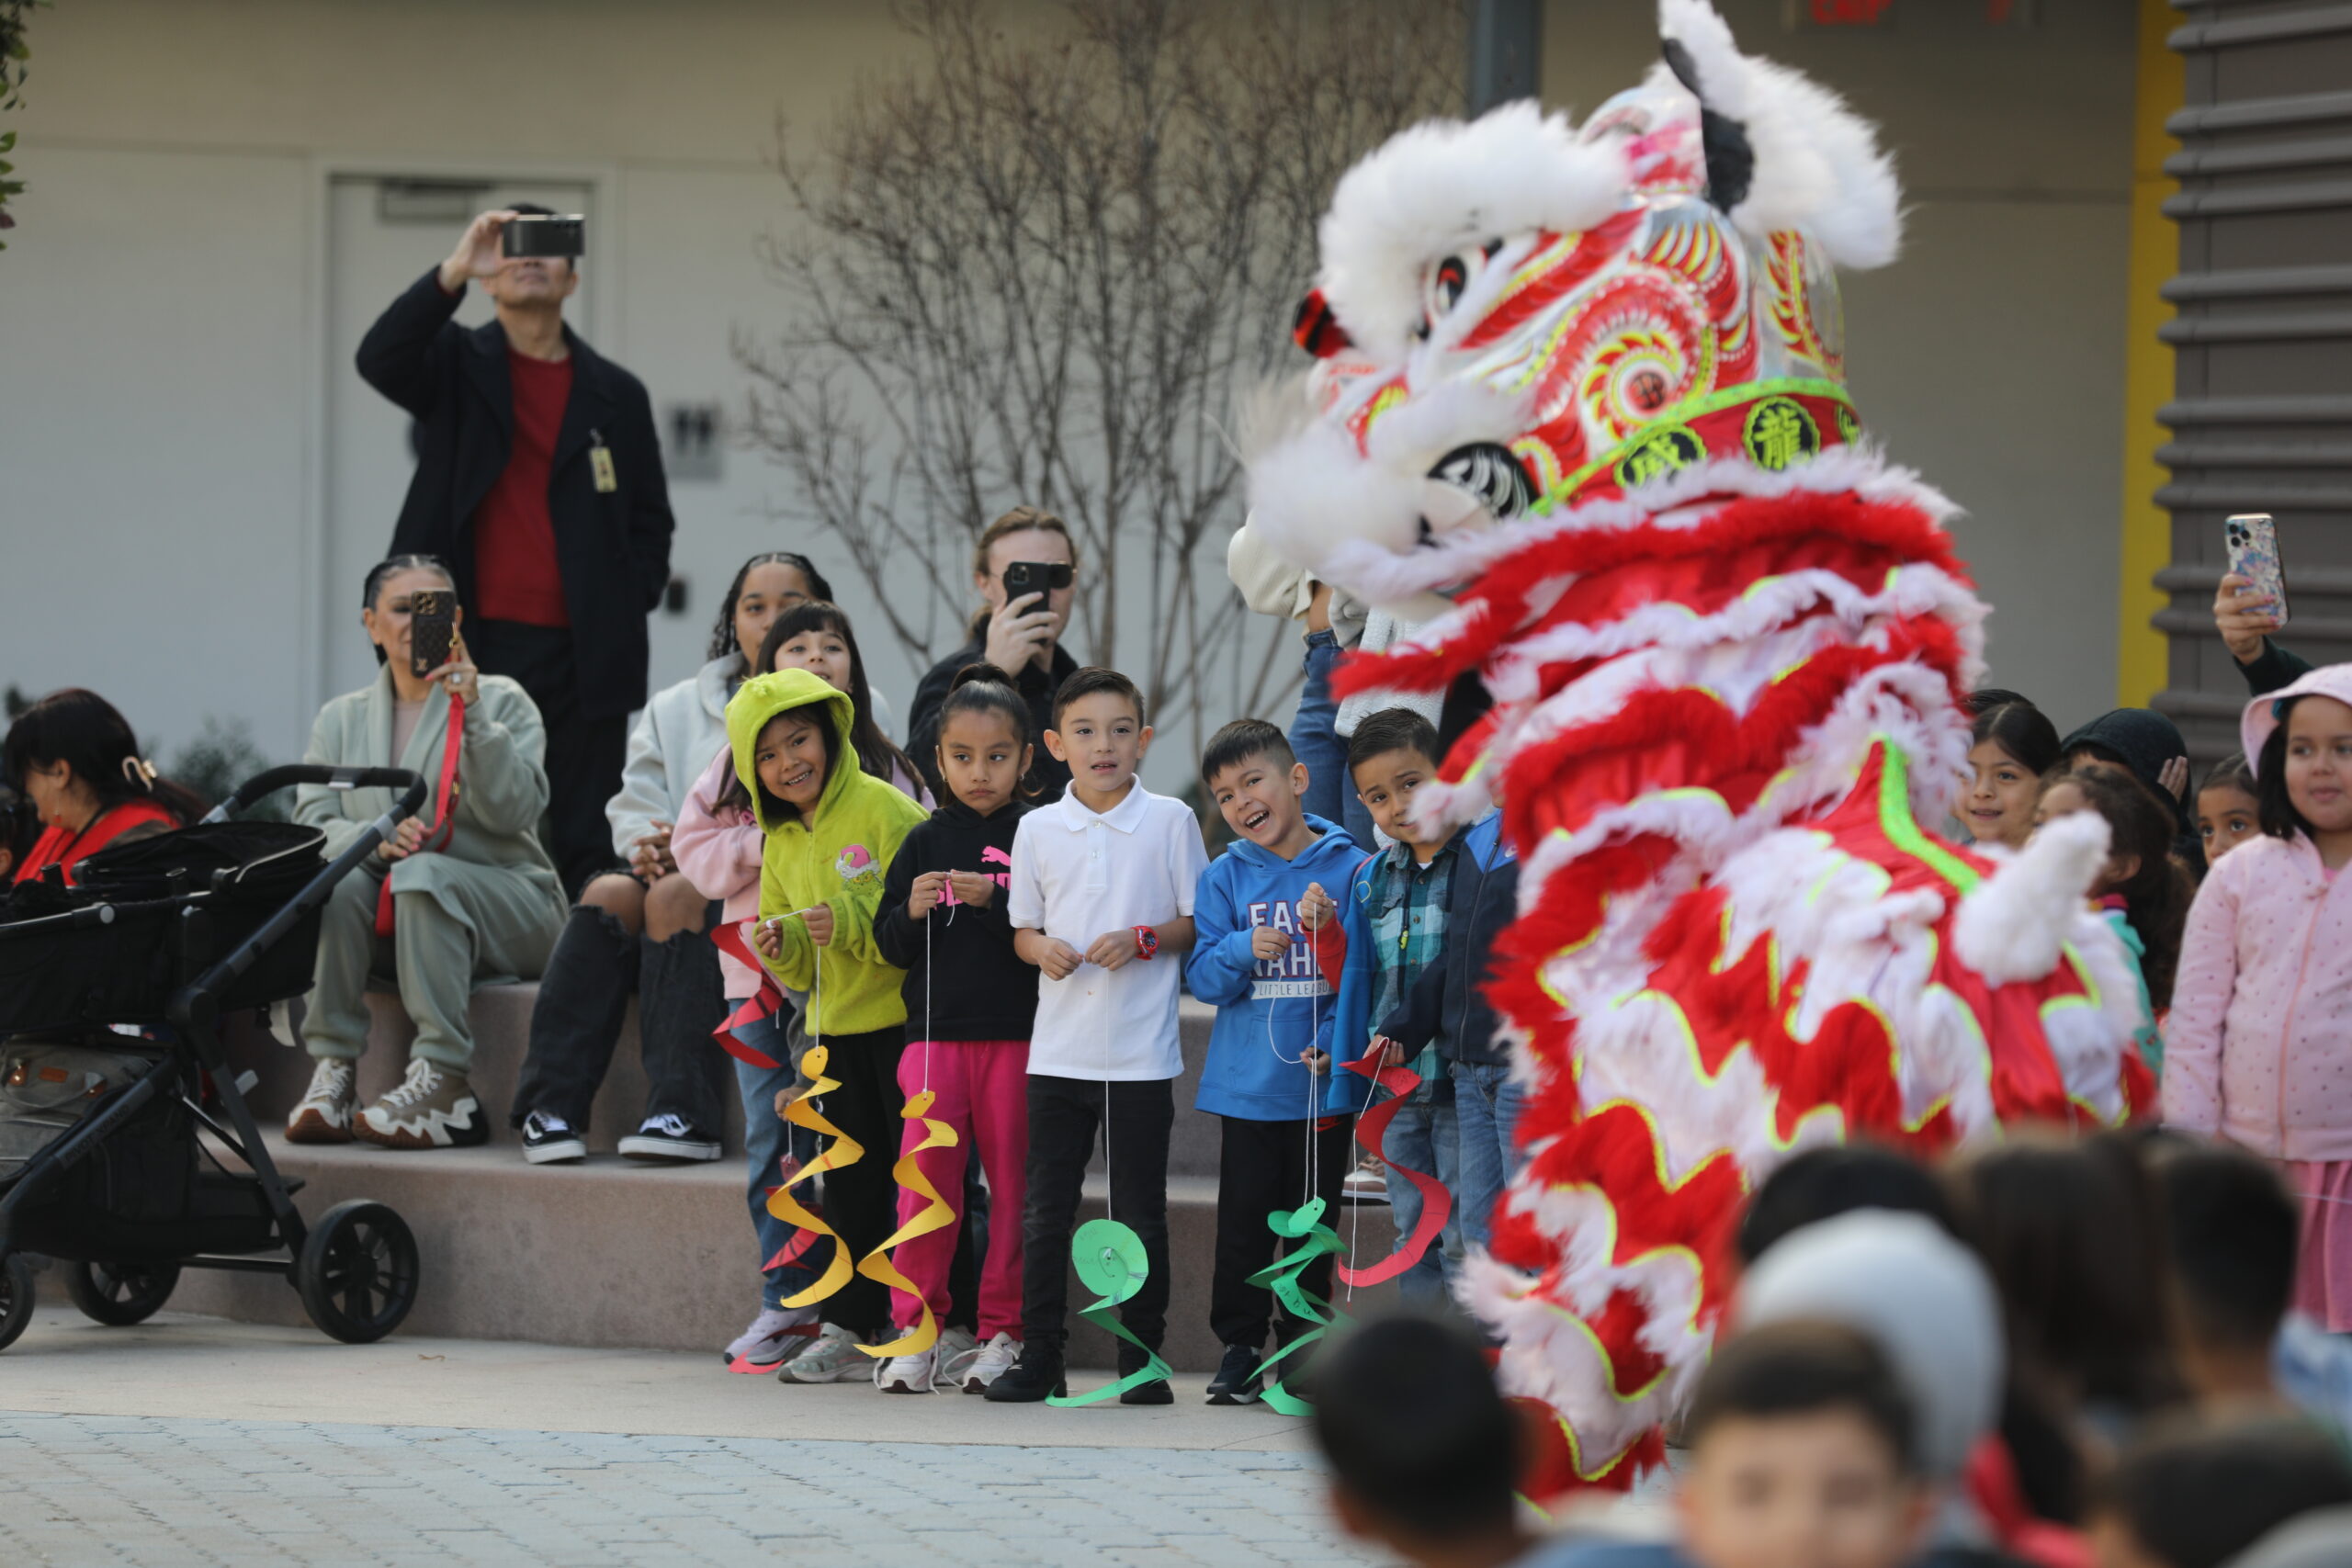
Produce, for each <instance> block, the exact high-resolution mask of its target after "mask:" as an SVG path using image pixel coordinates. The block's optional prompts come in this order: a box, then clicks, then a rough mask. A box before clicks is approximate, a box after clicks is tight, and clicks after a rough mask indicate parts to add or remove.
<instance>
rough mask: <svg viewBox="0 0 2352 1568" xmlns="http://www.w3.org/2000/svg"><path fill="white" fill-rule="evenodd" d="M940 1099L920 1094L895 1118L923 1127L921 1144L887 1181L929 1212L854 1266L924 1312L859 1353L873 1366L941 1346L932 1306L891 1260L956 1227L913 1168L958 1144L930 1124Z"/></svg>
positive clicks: (951, 1131)
mask: <svg viewBox="0 0 2352 1568" xmlns="http://www.w3.org/2000/svg"><path fill="white" fill-rule="evenodd" d="M938 1098H939V1097H938V1096H937V1095H935V1094H933V1093H932V1091H931V1090H929V1089H922V1090H921V1091H919V1092H918V1093H917V1094H916V1095H915V1097H914V1098H913V1099H911V1100H908V1101H907V1104H906V1109H905V1110H903V1111H899V1115H900V1116H901V1117H902V1118H904V1119H905V1120H907V1121H909V1122H922V1129H923V1140H922V1143H920V1144H917V1145H915V1146H914V1147H913V1148H911V1149H909V1150H908V1151H907V1152H906V1153H905V1154H902V1155H900V1156H899V1163H898V1164H896V1165H894V1166H892V1167H891V1168H890V1179H892V1180H893V1181H896V1182H897V1183H898V1184H899V1186H901V1187H903V1188H905V1189H906V1190H908V1191H910V1192H911V1193H913V1194H914V1195H915V1196H916V1197H918V1198H923V1199H927V1200H929V1206H928V1207H926V1208H924V1209H923V1210H922V1213H918V1214H916V1215H915V1216H914V1218H912V1219H910V1220H909V1221H908V1222H907V1223H906V1224H902V1225H900V1226H899V1228H898V1229H897V1230H895V1231H893V1232H892V1233H891V1234H890V1239H889V1240H888V1241H886V1242H884V1243H883V1244H882V1245H881V1246H879V1247H876V1248H875V1249H874V1250H873V1251H872V1252H869V1253H867V1254H866V1255H865V1257H864V1258H861V1259H860V1260H859V1261H858V1265H857V1271H858V1272H859V1273H861V1274H863V1275H865V1277H866V1278H867V1279H869V1280H874V1281H876V1283H878V1284H881V1285H883V1286H885V1287H887V1288H888V1289H890V1290H893V1291H903V1292H906V1293H907V1294H908V1295H910V1296H912V1297H914V1299H915V1304H916V1305H918V1306H920V1307H921V1308H922V1322H920V1323H918V1324H916V1325H914V1326H913V1327H912V1328H910V1329H909V1330H908V1331H907V1332H906V1333H904V1334H902V1335H900V1336H899V1337H898V1338H896V1339H893V1340H891V1341H890V1342H889V1343H888V1344H887V1345H860V1346H859V1347H858V1348H859V1349H861V1350H863V1351H865V1353H866V1354H867V1355H869V1356H871V1357H873V1358H874V1359H876V1360H877V1361H878V1360H881V1359H884V1358H886V1357H889V1356H920V1355H922V1353H923V1352H924V1351H925V1350H928V1349H930V1348H932V1347H933V1345H936V1344H937V1343H939V1322H938V1320H937V1319H936V1318H934V1317H933V1315H932V1312H931V1303H929V1302H927V1301H925V1300H923V1297H922V1292H921V1291H918V1290H917V1289H915V1283H914V1281H913V1280H910V1279H908V1278H907V1277H906V1276H905V1275H904V1274H901V1273H899V1266H898V1264H897V1263H895V1262H893V1261H892V1260H891V1258H890V1254H891V1252H892V1251H893V1250H894V1249H896V1248H897V1247H899V1244H900V1243H902V1242H909V1241H912V1240H913V1239H914V1238H915V1237H917V1236H919V1235H930V1234H931V1233H932V1232H933V1231H937V1230H945V1229H946V1228H947V1227H948V1226H949V1225H952V1224H955V1223H956V1210H955V1207H954V1205H952V1204H950V1203H949V1202H948V1201H947V1200H946V1199H944V1198H942V1197H941V1196H940V1195H939V1191H938V1190H937V1189H936V1188H934V1187H933V1186H932V1184H931V1183H930V1182H929V1181H928V1180H926V1179H924V1177H923V1174H922V1169H921V1168H919V1167H918V1166H917V1165H916V1164H915V1158H916V1156H919V1155H923V1154H928V1153H929V1152H930V1151H932V1150H933V1149H951V1148H954V1147H955V1146H956V1143H957V1141H958V1140H957V1139H956V1129H955V1128H953V1127H950V1126H949V1125H948V1124H947V1123H946V1122H938V1121H933V1119H932V1118H931V1116H930V1115H929V1114H928V1112H929V1111H930V1110H931V1108H932V1105H933V1103H934V1102H935V1101H936V1100H938Z"/></svg>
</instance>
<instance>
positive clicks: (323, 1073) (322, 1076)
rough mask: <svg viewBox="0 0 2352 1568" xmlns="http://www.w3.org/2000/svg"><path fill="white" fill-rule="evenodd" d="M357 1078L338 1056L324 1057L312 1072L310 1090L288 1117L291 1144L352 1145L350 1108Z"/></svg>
mask: <svg viewBox="0 0 2352 1568" xmlns="http://www.w3.org/2000/svg"><path fill="white" fill-rule="evenodd" d="M357 1084H358V1075H357V1074H356V1072H355V1071H353V1069H352V1065H351V1064H350V1063H349V1062H346V1061H345V1060H344V1059H343V1058H341V1057H339V1056H322V1057H320V1058H319V1063H318V1066H315V1067H312V1068H311V1087H310V1088H309V1089H304V1090H303V1091H302V1098H301V1100H300V1102H299V1103H298V1104H297V1105H296V1106H295V1107H294V1111H293V1114H291V1115H289V1116H288V1117H287V1118H286V1141H287V1142H288V1143H289V1144H347V1143H349V1142H351V1108H352V1103H353V1101H354V1100H356V1099H357V1098H358V1096H357Z"/></svg>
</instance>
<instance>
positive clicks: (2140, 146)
mask: <svg viewBox="0 0 2352 1568" xmlns="http://www.w3.org/2000/svg"><path fill="white" fill-rule="evenodd" d="M2179 21H2180V14H2179V13H2178V12H2177V11H2176V10H2175V9H2174V8H2173V7H2172V6H2170V5H2168V4H2166V3H2165V0H2140V70H2139V86H2138V91H2137V107H2136V111H2135V113H2134V116H2133V119H2134V126H2133V134H2132V139H2131V265H2130V280H2129V288H2130V304H2129V314H2128V316H2127V319H2126V321H2125V333H2124V358H2123V507H2122V513H2121V515H2120V523H2121V529H2120V543H2121V546H2122V548H2121V550H2120V566H2121V572H2120V576H2121V579H2122V581H2121V588H2120V592H2121V599H2120V612H2121V613H2120V616H2119V617H2118V621H2117V628H2116V649H2115V672H2116V694H2115V697H2116V702H2117V703H2118V704H2119V705H2121V706H2124V707H2143V706H2145V705H2147V703H2148V701H2149V699H2151V698H2152V697H2154V695H2155V694H2157V693H2158V692H2160V691H2162V690H2163V689H2164V686H2165V637H2164V634H2163V633H2162V632H2159V631H2157V630H2156V629H2155V628H2154V626H2150V625H2149V624H2148V618H2149V617H2150V616H2151V615H2154V614H2155V613H2156V612H2157V611H2158V610H2160V609H2162V608H2163V607H2164V605H2165V595H2164V594H2162V593H2160V592H2157V591H2156V588H2155V585H2154V581H2153V579H2154V577H2155V574H2156V573H2157V572H2158V571H2159V570H2162V569H2163V567H2164V566H2165V563H2166V562H2167V561H2169V560H2170V559H2171V558H2172V516H2171V513H2167V512H2166V511H2165V509H2164V508H2163V507H2161V506H2158V505H2157V504H2156V502H2155V494H2156V489H2157V487H2158V486H2160V485H2162V484H2163V483H2164V482H2165V478H2166V474H2165V468H2164V466H2163V465H2162V464H2160V463H2158V462H2157V461H2156V448H2157V447H2158V446H2162V445H2163V444H2164V442H2165V438H2166V436H2167V434H2169V433H2168V432H2166V431H2165V428H2164V426H2162V425H2160V424H2158V423H2156V411H2157V410H2158V409H2160V408H2162V407H2163V406H2164V405H2165V403H2166V402H2168V401H2169V400H2171V398H2172V391H2173V367H2172V345H2171V344H2166V343H2162V342H2159V341H2158V340H2157V337H2156V330H2157V329H2158V328H2159V327H2161V326H2163V325H2164V324H2165V322H2166V321H2170V320H2171V319H2172V316H2173V307H2172V305H2171V304H2170V303H2169V302H2168V301H2166V300H2165V298H2164V296H2163V293H2162V290H2163V288H2164V286H2165V282H2166V281H2167V280H2168V279H2169V278H2171V276H2173V274H2174V273H2175V272H2177V271H2178V270H2179V261H2180V236H2179V233H2178V231H2177V230H2176V229H2175V228H2174V227H2173V223H2172V220H2171V219H2169V218H2166V217H2165V215H2164V203H2165V200H2166V199H2167V198H2168V197H2171V196H2172V194H2173V193H2174V192H2175V191H2177V189H2179V185H2178V183H2177V182H2176V181H2175V180H2173V179H2171V178H2170V177H2169V176H2167V175H2165V171H2164V164H2165V158H2167V157H2168V156H2170V155H2171V153H2172V152H2173V151H2174V149H2175V148H2176V147H2177V145H2178V144H2177V142H2175V141H2173V139H2172V138H2171V137H2169V136H2167V135H2165V120H2166V119H2168V118H2171V116H2172V114H2173V113H2174V111H2176V110H2177V109H2178V108H2179V107H2180V106H2181V100H2182V97H2183V96H2184V94H2185V92H2186V78H2185V74H2184V71H2183V67H2182V62H2181V58H2180V56H2179V55H2177V54H2175V53H2174V52H2173V51H2170V50H2168V49H2166V48H2165V35H2166V34H2167V33H2169V32H2171V31H2172V29H2173V28H2175V27H2177V26H2178V25H2179Z"/></svg>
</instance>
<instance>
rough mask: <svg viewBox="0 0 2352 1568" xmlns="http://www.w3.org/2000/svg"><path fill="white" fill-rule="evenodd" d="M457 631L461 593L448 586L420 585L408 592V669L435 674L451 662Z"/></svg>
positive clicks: (419, 673) (411, 672) (412, 672)
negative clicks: (424, 586)
mask: <svg viewBox="0 0 2352 1568" xmlns="http://www.w3.org/2000/svg"><path fill="white" fill-rule="evenodd" d="M457 634H458V596H457V595H456V594H455V593H452V592H449V590H447V589H446V588H420V589H418V590H417V591H416V592H413V593H412V594H410V595H409V596H408V669H409V673H410V674H412V675H415V676H419V677H423V676H426V675H430V674H432V673H433V672H434V671H435V670H438V669H440V668H441V666H443V665H444V664H447V663H448V662H449V648H450V645H451V644H452V643H453V642H454V641H455V640H456V638H457Z"/></svg>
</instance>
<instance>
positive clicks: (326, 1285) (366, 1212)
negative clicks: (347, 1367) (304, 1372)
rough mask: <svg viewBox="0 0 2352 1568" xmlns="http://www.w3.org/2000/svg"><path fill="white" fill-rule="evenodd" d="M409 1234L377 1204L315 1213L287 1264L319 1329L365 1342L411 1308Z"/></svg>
mask: <svg viewBox="0 0 2352 1568" xmlns="http://www.w3.org/2000/svg"><path fill="white" fill-rule="evenodd" d="M417 1275H418V1269H417V1261H416V1237H414V1236H413V1235H410V1234H409V1228H408V1222H407V1221H406V1220H403V1219H401V1217H400V1215H398V1214H396V1213H393V1212H392V1211H391V1210H390V1208H388V1207H386V1206H385V1205H384V1204H381V1203H373V1202H369V1201H368V1200H366V1199H364V1198H354V1199H352V1200H351V1201H349V1202H345V1203H337V1204H336V1205H335V1206H334V1208H332V1209H329V1210H328V1211H327V1212H326V1213H323V1214H322V1215H320V1216H319V1222H318V1224H315V1225H313V1226H311V1235H310V1237H309V1239H308V1240H306V1241H305V1242H303V1244H302V1256H301V1257H300V1258H297V1259H296V1260H295V1263H294V1288H295V1289H296V1290H298V1291H300V1292H302V1305H303V1306H304V1307H305V1308H306V1309H308V1310H309V1312H310V1314H311V1322H312V1323H315V1324H317V1325H319V1327H320V1329H321V1331H322V1332H324V1333H326V1334H330V1335H333V1336H334V1337H335V1338H337V1339H340V1340H342V1341H343V1342H344V1343H345V1344H346V1345H367V1344H370V1343H373V1342H374V1341H376V1340H379V1339H381V1338H382V1337H384V1336H385V1335H387V1334H390V1332H391V1331H392V1330H393V1329H395V1328H398V1327H399V1326H400V1325H401V1319H402V1318H405V1317H406V1316H408V1309H409V1308H411V1307H413V1306H414V1305H415V1304H416V1281H417Z"/></svg>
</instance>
